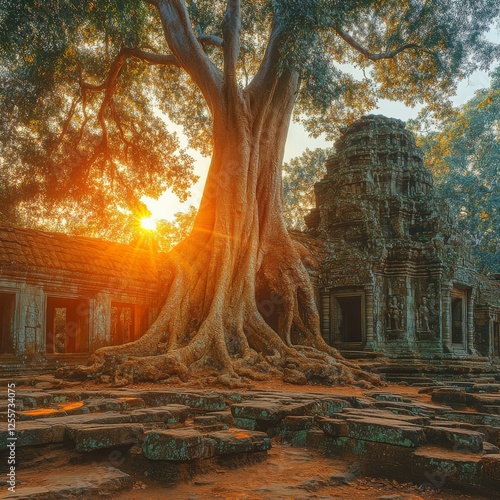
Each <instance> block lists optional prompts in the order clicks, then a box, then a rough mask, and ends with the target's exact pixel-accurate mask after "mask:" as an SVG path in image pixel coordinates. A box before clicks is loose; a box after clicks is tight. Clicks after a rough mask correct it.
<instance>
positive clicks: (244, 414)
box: [231, 401, 287, 422]
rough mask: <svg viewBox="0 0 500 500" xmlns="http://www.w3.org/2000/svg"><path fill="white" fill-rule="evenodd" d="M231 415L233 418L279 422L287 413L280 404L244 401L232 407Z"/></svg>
mask: <svg viewBox="0 0 500 500" xmlns="http://www.w3.org/2000/svg"><path fill="white" fill-rule="evenodd" d="M231 413H232V414H233V416H234V418H246V419H253V420H265V421H268V422H279V421H280V420H282V419H283V418H284V417H285V415H286V413H287V412H286V410H285V408H284V407H283V405H281V404H276V403H272V402H268V401H246V402H244V403H238V404H234V405H232V406H231Z"/></svg>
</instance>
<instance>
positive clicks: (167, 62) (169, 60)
mask: <svg viewBox="0 0 500 500" xmlns="http://www.w3.org/2000/svg"><path fill="white" fill-rule="evenodd" d="M124 52H125V53H126V54H128V55H129V56H130V57H135V58H136V59H139V60H141V61H144V62H147V63H150V64H155V65H157V66H177V67H178V68H180V67H181V65H180V63H179V61H178V60H177V58H176V57H175V56H174V55H173V54H168V55H166V54H155V53H153V52H146V51H144V50H141V49H136V48H130V49H124Z"/></svg>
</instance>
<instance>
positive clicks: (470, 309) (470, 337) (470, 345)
mask: <svg viewBox="0 0 500 500" xmlns="http://www.w3.org/2000/svg"><path fill="white" fill-rule="evenodd" d="M473 292H474V291H473V290H470V292H469V293H467V350H468V351H469V354H475V355H478V354H479V353H478V352H477V351H476V346H475V339H474V294H473Z"/></svg>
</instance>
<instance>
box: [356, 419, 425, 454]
mask: <svg viewBox="0 0 500 500" xmlns="http://www.w3.org/2000/svg"><path fill="white" fill-rule="evenodd" d="M347 429H348V432H347V435H348V436H349V437H351V438H354V439H359V440H363V441H374V442H377V443H386V444H392V445H396V446H404V447H413V448H416V447H417V446H420V445H421V444H423V443H424V442H425V435H424V431H423V429H422V428H420V427H417V426H416V425H412V424H404V423H401V422H397V421H393V422H386V421H384V420H382V419H376V418H369V417H367V418H359V419H350V418H349V419H348V420H347Z"/></svg>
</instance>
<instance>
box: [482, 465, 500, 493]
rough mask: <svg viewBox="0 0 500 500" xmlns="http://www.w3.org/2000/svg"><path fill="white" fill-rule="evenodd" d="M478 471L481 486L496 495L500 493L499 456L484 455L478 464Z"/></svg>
mask: <svg viewBox="0 0 500 500" xmlns="http://www.w3.org/2000/svg"><path fill="white" fill-rule="evenodd" d="M478 469H479V477H480V480H481V484H482V485H483V486H485V487H487V488H490V489H492V490H493V491H495V492H496V493H497V494H498V492H499V491H500V455H485V456H484V457H483V458H482V459H481V461H480V462H479V467H478ZM495 498H496V497H495Z"/></svg>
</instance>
